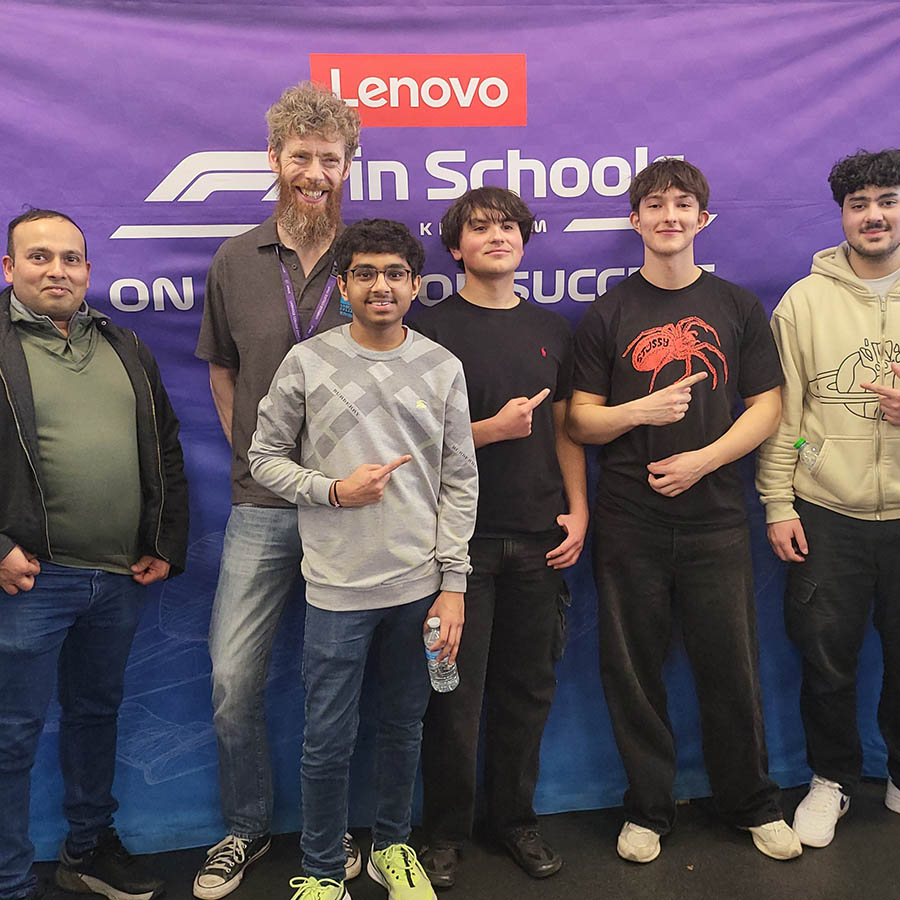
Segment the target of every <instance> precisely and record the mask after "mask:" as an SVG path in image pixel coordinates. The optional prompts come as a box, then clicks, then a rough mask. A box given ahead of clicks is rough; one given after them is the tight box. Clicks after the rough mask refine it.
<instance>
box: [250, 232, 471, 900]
mask: <svg viewBox="0 0 900 900" xmlns="http://www.w3.org/2000/svg"><path fill="white" fill-rule="evenodd" d="M423 262H424V251H423V249H422V246H421V244H420V243H419V242H418V241H417V240H416V239H415V238H414V237H413V236H412V235H411V234H410V232H409V231H408V229H407V228H406V227H405V226H403V225H401V224H399V223H397V222H390V221H387V220H384V219H371V220H363V221H361V222H357V223H355V224H354V225H351V226H350V227H349V228H347V229H346V230H345V231H344V232H343V234H342V235H341V237H340V238H339V241H338V243H337V245H336V247H335V263H336V266H337V270H338V272H339V275H338V287H339V288H340V291H341V294H342V295H343V296H344V298H345V299H346V300H347V301H348V302H349V303H350V306H351V308H352V310H353V321H352V323H351V324H349V325H345V326H342V327H340V328H335V329H333V330H331V331H328V332H325V333H324V334H321V335H317V336H316V337H314V338H311V339H309V340H307V341H304V342H303V343H302V344H297V345H296V346H295V347H293V348H292V349H291V350H290V352H289V353H288V355H287V356H286V357H285V359H284V362H283V363H282V364H281V366H280V368H279V369H278V371H277V372H276V374H275V377H274V379H273V381H272V386H271V388H270V389H269V393H268V394H267V395H266V397H264V398H263V400H262V401H261V402H260V405H259V420H258V423H257V430H256V433H255V435H254V437H253V442H252V444H251V447H250V454H249V456H250V470H251V472H252V474H253V477H254V478H255V479H256V480H257V481H258V482H259V483H260V484H262V485H264V486H265V487H267V488H269V489H270V490H272V491H274V492H275V493H276V494H278V495H279V496H281V497H284V498H285V499H287V500H290V501H291V502H292V503H296V504H297V509H298V520H299V527H300V537H301V540H302V542H303V563H302V572H303V576H304V578H305V580H306V599H307V613H306V631H305V639H304V648H303V679H304V686H305V689H306V710H305V711H306V726H305V730H304V739H303V759H302V766H301V783H302V791H303V836H302V840H301V849H302V850H303V869H304V875H303V876H301V877H299V878H295V879H292V880H291V886H292V887H294V888H297V889H298V893H297V894H295V898H296V900H345V898H348V897H349V894H348V893H347V890H346V888H345V887H344V885H343V877H344V863H345V853H344V849H343V845H342V839H343V836H344V832H345V830H346V824H347V793H348V776H349V761H350V756H351V753H352V751H353V745H354V742H355V738H356V730H357V726H358V722H359V698H360V689H361V685H362V679H363V671H364V668H365V663H366V657H367V655H368V652H369V648H370V646H371V644H372V640H373V638H374V637H375V636H376V634H378V637H379V643H378V653H379V692H380V698H379V705H378V708H379V715H378V725H377V737H376V749H375V770H376V771H375V778H374V784H375V785H376V793H377V796H376V814H375V824H374V828H373V844H372V853H371V856H370V858H369V864H368V868H367V871H368V873H369V875H370V876H371V877H372V878H373V879H374V880H375V881H377V882H379V883H380V884H382V885H383V886H384V887H386V888H387V889H388V893H389V897H390V898H395V897H398V896H400V895H401V894H402V896H403V897H404V898H410V900H417V898H420V897H421V898H423V900H429V898H433V896H434V893H433V890H432V888H431V885H430V883H429V882H428V878H427V876H426V875H425V872H424V871H423V869H422V867H421V866H420V864H419V862H418V860H417V859H416V855H415V853H414V852H413V850H412V849H411V848H410V847H409V846H408V845H407V843H406V842H407V840H408V838H409V832H410V815H411V805H412V792H413V784H414V781H415V775H416V769H417V766H418V759H419V748H420V743H421V729H422V724H421V723H422V716H423V715H424V712H425V708H426V706H427V704H428V698H429V695H430V685H429V680H428V672H427V667H426V662H425V655H424V647H423V644H422V635H423V628H424V623H425V620H426V619H427V618H428V617H430V616H440V619H441V637H440V640H439V646H440V648H441V652H440V656H441V657H442V658H445V657H449V658H450V659H451V660H452V659H455V657H456V652H457V649H458V647H459V640H460V635H461V633H462V625H463V593H464V592H465V589H466V576H467V575H468V573H469V571H470V566H469V557H468V540H469V537H470V536H471V534H472V530H473V528H474V524H475V512H476V506H477V493H478V489H477V483H478V481H477V472H476V466H475V452H474V447H473V444H472V432H471V425H470V421H469V408H468V401H467V396H466V385H465V380H464V377H463V371H462V366H461V364H460V363H459V361H458V360H457V359H456V357H454V356H453V355H452V354H450V353H449V352H448V351H447V350H444V349H443V348H442V347H440V346H439V345H437V344H435V343H433V342H432V341H430V340H428V339H427V338H424V337H422V336H421V335H419V334H416V333H415V332H413V331H410V330H408V329H407V328H406V327H405V326H404V325H403V316H404V314H405V313H406V311H407V310H408V309H409V305H410V303H411V302H412V299H413V297H414V296H415V295H416V293H417V292H418V289H419V284H420V281H421V279H420V275H419V273H420V271H421V268H422V263H423ZM297 444H299V447H300V463H299V464H297V463H295V462H294V461H292V460H291V459H290V454H291V452H292V451H293V450H294V447H295V445H297Z"/></svg>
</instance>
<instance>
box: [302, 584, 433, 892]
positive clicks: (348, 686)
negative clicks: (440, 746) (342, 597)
mask: <svg viewBox="0 0 900 900" xmlns="http://www.w3.org/2000/svg"><path fill="white" fill-rule="evenodd" d="M436 596H437V595H436V594H432V595H431V596H429V597H425V598H423V599H422V600H416V601H415V602H413V603H405V604H403V605H402V606H390V607H387V608H385V609H368V610H360V611H350V610H348V611H342V612H334V611H331V610H325V609H318V608H316V607H314V606H307V607H306V637H305V639H304V643H303V683H304V686H305V688H306V727H305V729H304V732H303V762H302V765H301V769H300V774H301V778H300V781H301V787H302V791H303V834H302V836H301V839H300V848H301V849H302V851H303V869H304V871H305V872H306V874H307V875H311V876H313V877H315V878H334V879H335V880H336V881H342V880H343V878H344V863H345V860H346V854H345V853H344V848H343V844H342V839H343V836H344V832H345V831H346V830H347V802H348V794H349V783H350V756H351V755H352V753H353V746H354V744H355V743H356V732H357V728H358V727H359V697H360V691H361V689H362V682H363V672H364V670H365V666H366V658H367V657H368V655H369V648H370V647H371V645H372V640H373V638H376V636H377V645H376V647H377V652H378V717H377V726H376V734H375V825H374V827H373V829H372V843H373V846H374V847H375V848H376V849H377V850H383V849H384V848H385V847H388V846H390V845H391V844H403V843H406V842H407V840H408V839H409V832H410V816H411V812H412V796H413V787H414V785H415V781H416V770H417V768H418V765H419V749H420V746H421V742H422V716H424V715H425V708H426V707H427V706H428V698H429V696H430V695H431V682H430V681H429V678H428V667H427V664H426V662H425V645H424V642H423V630H424V625H425V618H426V615H427V613H428V610H429V609H430V608H431V605H432V603H434V599H435V597H436Z"/></svg>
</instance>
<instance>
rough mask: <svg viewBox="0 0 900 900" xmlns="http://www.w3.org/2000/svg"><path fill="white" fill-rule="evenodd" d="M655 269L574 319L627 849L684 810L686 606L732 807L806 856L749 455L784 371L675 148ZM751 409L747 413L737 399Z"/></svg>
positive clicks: (577, 422) (648, 210)
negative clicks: (679, 774) (741, 466)
mask: <svg viewBox="0 0 900 900" xmlns="http://www.w3.org/2000/svg"><path fill="white" fill-rule="evenodd" d="M630 200H631V209H632V213H631V224H632V226H633V227H634V229H635V231H637V233H638V234H639V235H640V236H641V239H642V240H643V242H644V264H643V266H642V267H641V269H640V271H639V272H635V273H634V274H633V275H631V276H630V277H629V278H627V279H625V280H624V281H622V282H621V283H619V284H617V285H616V286H615V287H614V288H613V289H612V290H610V291H609V292H608V293H607V294H605V295H604V296H603V297H601V298H600V299H598V300H597V301H595V303H594V304H593V305H592V307H591V308H590V309H589V310H588V311H587V313H586V315H585V316H584V319H583V320H582V322H581V324H580V326H579V328H578V331H577V333H576V365H575V382H574V384H575V392H574V396H573V399H572V407H571V412H570V430H571V431H572V435H573V437H574V438H575V439H576V440H578V441H581V442H584V443H593V444H600V445H602V448H601V450H600V464H601V478H600V487H599V491H598V498H597V511H596V517H595V523H596V524H595V528H596V532H595V533H596V540H595V542H594V571H595V577H596V579H597V588H598V592H599V596H600V614H599V622H598V629H599V633H600V651H601V671H602V675H603V685H604V690H605V692H606V699H607V704H608V706H609V711H610V716H611V718H612V724H613V731H614V733H615V737H616V743H617V744H618V747H619V752H620V754H621V756H622V761H623V763H624V765H625V770H626V773H627V776H628V790H627V792H626V793H625V801H624V802H625V815H626V822H625V824H624V826H623V827H622V831H621V833H620V834H619V840H618V845H617V850H618V853H619V855H620V856H621V857H623V858H624V859H629V860H632V861H634V862H650V861H651V860H653V859H655V858H656V857H657V855H658V854H659V839H660V836H661V835H665V834H667V833H668V832H669V831H670V830H671V828H672V825H673V823H674V820H675V801H674V798H673V795H672V785H673V781H674V778H675V743H674V738H673V735H672V728H671V724H670V722H669V718H668V713H667V710H666V689H665V685H664V682H663V677H662V667H663V662H664V661H665V657H666V652H667V649H668V645H669V641H670V636H671V631H672V622H673V612H674V610H675V609H677V610H678V613H679V617H680V619H681V621H682V625H683V632H684V643H685V648H686V650H687V654H688V658H689V660H690V663H691V667H692V669H693V673H694V679H695V682H696V685H697V695H698V699H699V702H700V713H701V724H702V729H703V748H704V755H705V759H706V767H707V771H708V773H709V780H710V784H711V785H712V790H713V795H714V797H715V800H716V804H717V807H718V809H719V810H720V812H721V813H722V815H723V816H724V817H725V818H726V819H727V820H728V821H729V822H731V823H732V824H733V825H735V826H737V827H739V828H744V829H749V830H750V832H751V833H752V836H753V842H754V844H755V845H756V846H757V848H758V849H759V850H760V851H762V852H763V853H765V854H766V855H767V856H770V857H773V858H774V859H790V858H792V857H795V856H798V855H799V854H800V852H801V847H800V842H799V841H798V840H797V838H796V836H795V835H794V833H793V832H792V831H791V829H790V828H789V827H788V826H787V824H786V823H785V822H784V820H783V818H782V813H781V808H780V806H779V801H778V787H777V786H776V785H775V784H774V782H772V781H771V780H770V779H769V777H768V774H767V769H768V761H767V757H766V746H765V731H764V725H763V714H762V706H761V702H760V688H759V677H758V661H757V655H758V643H757V634H756V611H755V606H754V593H753V579H752V574H753V573H752V567H751V559H750V541H749V534H748V530H747V523H746V511H745V508H744V501H743V490H742V485H741V480H740V476H739V472H738V469H737V465H736V460H738V459H740V458H741V457H742V456H744V455H745V454H747V453H749V452H750V451H751V450H753V449H754V448H755V447H756V446H757V445H758V444H760V443H761V442H762V441H763V440H764V439H765V438H766V437H767V436H768V435H770V434H771V433H772V432H773V431H774V429H775V428H776V426H777V424H778V419H779V416H780V414H781V387H780V386H781V383H782V380H783V379H782V373H781V366H780V364H779V360H778V353H777V351H776V348H775V345H774V342H773V340H772V337H771V332H770V331H769V328H768V326H767V323H766V316H765V313H764V312H763V309H762V306H761V305H760V303H759V301H758V300H757V299H756V297H754V296H753V294H751V293H750V292H749V291H746V290H744V289H743V288H740V287H738V286H737V285H734V284H730V283H729V282H727V281H723V280H722V279H720V278H717V277H716V276H714V275H711V274H709V273H708V272H704V271H702V270H701V269H700V268H699V267H698V266H697V265H696V264H695V263H694V238H695V237H696V235H697V233H698V232H699V231H700V230H701V229H702V228H703V227H704V226H705V225H706V224H707V222H708V221H709V213H708V212H707V203H708V201H709V186H708V184H707V182H706V179H705V178H704V176H703V174H702V173H701V172H700V171H699V170H698V169H697V168H696V167H694V166H692V165H691V164H690V163H686V162H684V161H682V160H678V159H663V160H658V161H657V162H655V163H653V164H652V165H650V166H649V167H648V168H646V169H644V170H643V171H642V172H641V173H640V174H638V175H637V176H636V178H635V179H634V181H633V183H632V185H631V190H630ZM738 398H742V399H743V403H744V407H745V409H744V411H743V412H742V413H741V414H740V415H738V416H737V417H736V418H735V415H734V406H735V402H736V401H737V399H738Z"/></svg>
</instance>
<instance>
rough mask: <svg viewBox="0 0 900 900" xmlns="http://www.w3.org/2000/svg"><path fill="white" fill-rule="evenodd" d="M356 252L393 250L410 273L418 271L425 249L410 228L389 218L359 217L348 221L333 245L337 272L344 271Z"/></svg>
mask: <svg viewBox="0 0 900 900" xmlns="http://www.w3.org/2000/svg"><path fill="white" fill-rule="evenodd" d="M356 253H395V254H396V255H397V256H402V257H403V259H405V260H406V264H407V265H408V266H409V267H410V269H412V277H413V278H415V277H416V276H417V275H419V274H421V272H422V266H423V265H424V264H425V249H424V248H423V247H422V244H421V243H420V242H419V240H418V239H417V238H416V237H414V236H413V234H412V232H411V231H410V230H409V229H408V228H407V227H406V226H405V225H404V224H403V223H402V222H394V221H393V220H392V219H360V220H359V221H358V222H354V223H353V224H352V225H348V226H347V227H346V228H345V229H344V230H343V231H342V232H341V234H340V236H339V237H338V239H337V242H336V243H335V245H334V263H335V266H336V267H337V270H338V272H340V273H341V275H345V274H346V273H347V269H349V268H350V263H351V262H352V261H353V256H354V255H355V254H356Z"/></svg>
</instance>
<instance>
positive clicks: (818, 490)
mask: <svg viewBox="0 0 900 900" xmlns="http://www.w3.org/2000/svg"><path fill="white" fill-rule="evenodd" d="M874 463H875V455H874V445H873V443H872V438H871V437H870V436H865V437H839V438H827V439H826V440H825V441H823V443H822V447H821V449H820V450H819V458H818V459H817V460H816V464H815V465H814V466H813V468H812V471H808V470H807V469H806V467H805V466H803V464H802V463H798V469H797V472H798V475H799V477H798V478H797V487H798V488H799V489H800V493H801V495H806V494H808V495H809V498H810V499H812V500H821V501H822V502H823V503H825V504H826V505H828V506H833V507H837V508H839V509H848V510H857V511H868V510H873V509H875V506H876V504H877V502H878V491H877V488H876V481H875V466H874ZM804 488H806V490H804Z"/></svg>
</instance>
